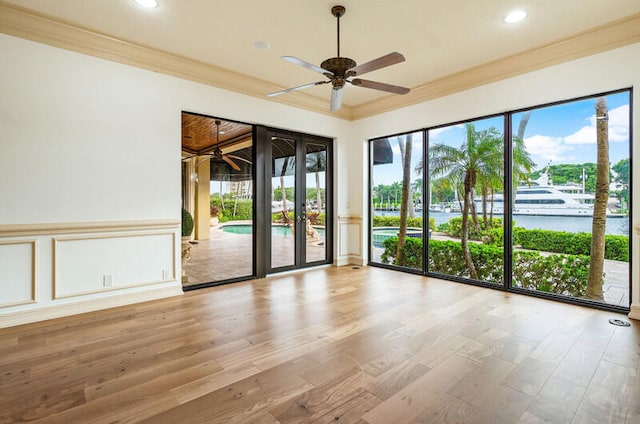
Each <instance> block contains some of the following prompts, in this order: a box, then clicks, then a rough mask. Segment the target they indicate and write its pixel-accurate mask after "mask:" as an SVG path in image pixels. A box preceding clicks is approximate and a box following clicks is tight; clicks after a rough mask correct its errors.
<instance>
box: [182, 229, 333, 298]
mask: <svg viewBox="0 0 640 424" xmlns="http://www.w3.org/2000/svg"><path fill="white" fill-rule="evenodd" d="M229 224H230V225H251V224H252V222H251V221H233V222H232V223H229ZM224 225H225V223H222V224H219V225H216V226H213V227H209V237H210V238H209V239H208V240H197V244H193V245H192V246H191V258H190V259H189V260H188V261H187V262H186V263H184V264H183V265H182V267H183V269H184V270H185V271H186V276H187V278H186V279H183V286H189V285H195V284H202V283H210V282H215V281H223V280H229V279H232V278H241V277H248V276H251V275H252V273H253V255H252V251H253V235H252V234H234V233H230V232H226V231H223V230H222V227H223V226H224ZM271 245H272V250H271V261H272V266H273V267H274V268H276V267H281V266H287V265H291V264H293V263H294V259H295V257H294V254H295V250H294V246H293V237H291V235H287V236H284V235H273V236H272V238H271ZM324 255H325V248H324V247H323V246H322V245H319V244H318V242H317V241H314V242H309V243H307V261H308V262H315V261H321V260H322V259H323V258H324V257H325V256H324Z"/></svg>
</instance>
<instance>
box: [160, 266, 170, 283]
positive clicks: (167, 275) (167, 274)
mask: <svg viewBox="0 0 640 424" xmlns="http://www.w3.org/2000/svg"><path fill="white" fill-rule="evenodd" d="M162 279H163V280H165V281H166V280H170V279H171V271H169V270H168V269H163V270H162Z"/></svg>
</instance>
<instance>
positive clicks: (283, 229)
mask: <svg viewBox="0 0 640 424" xmlns="http://www.w3.org/2000/svg"><path fill="white" fill-rule="evenodd" d="M221 228H222V231H224V232H225V233H232V234H253V226H252V225H249V224H226V225H223V226H222V227H221ZM313 228H315V229H316V231H317V232H318V234H320V236H321V237H324V228H318V227H313ZM271 235H274V236H285V237H286V236H290V235H291V228H290V227H287V226H286V225H273V226H272V227H271Z"/></svg>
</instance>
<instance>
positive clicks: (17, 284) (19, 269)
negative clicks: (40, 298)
mask: <svg viewBox="0 0 640 424" xmlns="http://www.w3.org/2000/svg"><path fill="white" fill-rule="evenodd" d="M36 263H37V261H36V241H35V240H15V241H0V292H1V293H2V297H1V298H0V308H2V307H8V306H16V305H24V304H28V303H33V302H35V301H36V275H37V273H36Z"/></svg>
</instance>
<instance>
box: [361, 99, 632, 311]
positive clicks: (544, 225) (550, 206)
mask: <svg viewBox="0 0 640 424" xmlns="http://www.w3.org/2000/svg"><path fill="white" fill-rule="evenodd" d="M630 104H631V91H630V90H621V91H617V92H610V93H605V94H599V95H594V96H590V97H585V98H580V99H574V100H568V101H565V102H559V103H555V104H549V105H542V106H535V107H531V108H529V109H523V110H519V111H516V112H507V113H504V114H501V115H497V116H490V117H486V118H479V119H474V120H469V121H462V122H457V123H454V124H449V125H442V126H438V127H433V128H427V129H424V130H421V131H417V132H414V133H411V134H413V138H414V139H416V138H419V139H420V142H421V143H422V139H423V138H424V140H425V144H426V147H425V151H424V152H423V153H422V152H421V153H420V156H418V157H417V158H413V157H412V158H411V162H412V164H411V166H412V167H413V169H411V171H410V175H409V181H410V184H409V185H411V186H412V187H414V191H413V192H408V194H407V196H409V197H410V198H411V199H412V200H413V202H409V203H412V204H413V205H414V209H417V207H415V205H417V204H418V203H419V208H423V209H424V211H425V219H428V222H429V226H428V227H429V228H430V230H429V231H428V232H427V231H424V234H423V235H422V239H424V237H428V239H429V243H428V244H423V243H422V239H419V241H416V240H412V239H411V237H412V236H411V235H410V234H411V233H410V231H409V230H407V232H406V233H401V232H400V231H399V229H400V228H401V227H403V226H407V227H409V228H411V226H412V225H411V224H412V222H411V221H410V220H411V215H410V214H407V219H406V220H405V219H404V218H402V213H401V209H402V205H401V200H402V199H403V197H402V195H401V193H402V190H401V188H402V183H403V181H405V178H404V177H405V176H406V173H405V172H404V170H405V169H406V168H405V167H403V165H404V163H403V158H404V156H403V155H404V154H403V153H402V149H403V148H404V147H402V146H401V143H402V140H403V138H406V137H407V135H401V136H389V137H384V138H380V139H375V140H371V141H370V175H371V186H370V189H371V217H372V219H371V228H370V233H371V237H370V240H371V246H370V263H371V264H374V265H380V266H388V267H397V268H400V269H405V270H411V271H412V272H416V271H417V272H423V273H425V274H427V275H434V276H439V277H442V278H447V279H452V280H456V281H467V282H473V283H475V284H484V285H487V286H494V287H499V288H502V289H505V290H510V291H517V292H522V293H535V294H537V295H540V296H548V297H553V298H560V299H565V300H570V301H575V302H579V303H585V304H593V305H599V306H601V307H610V308H612V309H617V310H624V309H628V307H629V304H630V299H629V293H630V270H629V256H630V242H629V229H630V205H631V199H630V193H631V189H630V184H631V175H630V174H631V166H630V157H631V154H630V153H631V152H630V150H631V146H630V133H631V125H630V122H631V120H630V116H631V114H630ZM423 180H424V181H425V184H422V181H423ZM418 187H419V188H418ZM396 193H398V197H397V198H396ZM384 215H392V216H393V215H395V217H393V218H388V217H386V216H384ZM392 219H395V220H397V221H398V222H395V221H394V222H391V221H389V222H387V221H385V220H392ZM387 224H388V225H387ZM385 227H389V231H386V232H385V230H386V228H385ZM416 227H417V225H416ZM416 233H419V231H416ZM403 238H404V240H403ZM407 241H408V242H407ZM398 245H404V246H407V245H408V246H409V248H407V247H405V248H404V250H405V252H404V253H402V249H399V248H398V247H397V246H398ZM505 247H506V248H505ZM422 258H425V259H426V260H425V261H423V260H422Z"/></svg>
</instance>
